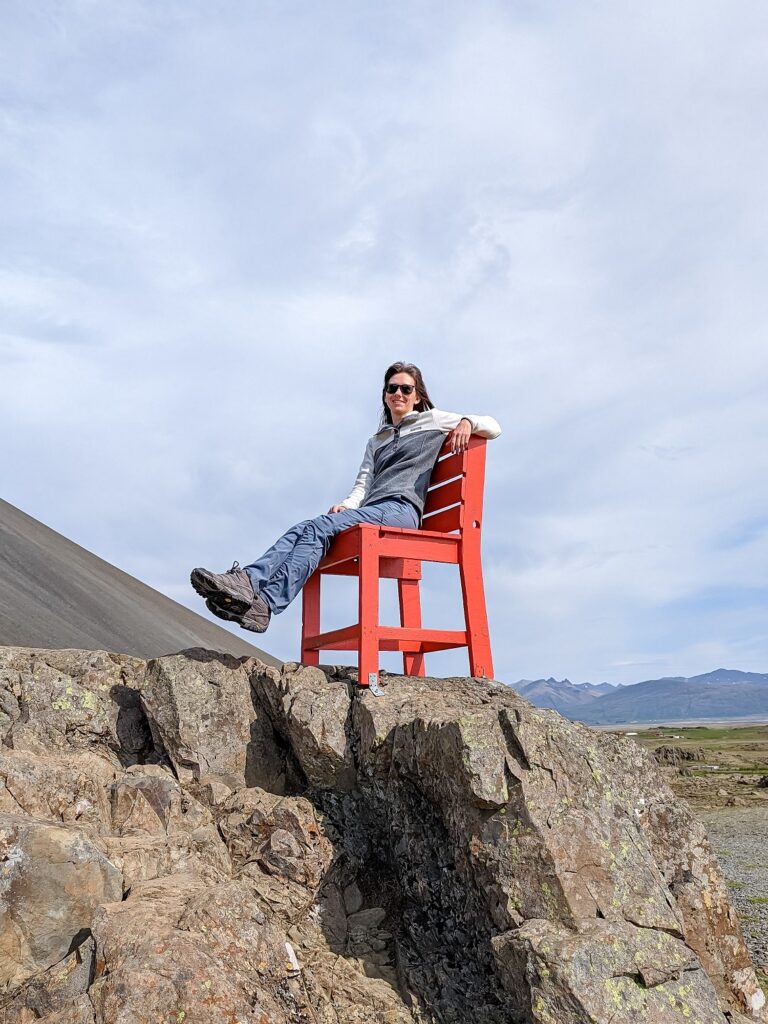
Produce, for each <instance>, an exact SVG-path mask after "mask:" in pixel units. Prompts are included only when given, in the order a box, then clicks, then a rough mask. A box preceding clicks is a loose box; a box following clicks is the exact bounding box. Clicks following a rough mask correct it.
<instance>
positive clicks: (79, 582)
mask: <svg viewBox="0 0 768 1024" xmlns="http://www.w3.org/2000/svg"><path fill="white" fill-rule="evenodd" d="M0 645H8V646H19V647H49V648H67V647H76V648H83V649H85V650H97V649H98V650H107V651H114V652H116V653H119V654H133V655H135V656H137V657H140V658H155V657H159V656H160V655H163V654H172V653H174V652H176V651H180V650H183V649H185V648H188V647H207V648H209V649H211V650H216V651H223V652H226V653H229V654H234V655H236V656H238V657H240V656H242V655H252V656H256V657H258V658H261V659H262V660H263V661H266V662H267V663H268V664H271V665H280V664H281V662H279V661H278V660H277V659H276V658H273V657H272V656H271V655H269V654H266V653H265V652H264V651H261V650H259V648H257V647H253V646H252V645H251V644H249V643H248V642H247V640H245V639H242V640H241V639H240V637H238V636H236V635H234V634H233V633H230V632H229V631H228V630H226V629H222V628H221V627H220V626H217V625H216V624H215V623H213V622H209V621H208V619H205V618H203V617H202V616H201V615H196V614H195V612H192V611H190V610H189V609H188V608H185V607H184V606H183V605H180V604H177V603H176V601H172V600H171V599H170V598H168V597H165V596H164V595H163V594H160V593H158V591H156V590H153V589H152V588H151V587H148V586H147V585H146V584H144V583H140V582H139V580H137V579H134V578H133V576H129V575H128V574H127V573H125V572H122V571H121V570H120V569H116V568H115V566H114V565H110V564H109V562H105V561H104V560H103V559H101V558H98V557H97V556H96V555H93V554H91V552H90V551H86V549H85V548H81V547H80V545H79V544H74V543H73V542H72V541H70V540H67V539H66V537H62V536H61V534H59V533H56V532H55V531H54V530H50V529H49V528H48V527H47V526H43V524H42V523H40V522H38V520H36V519H33V518H32V517H31V516H28V515H26V514H25V513H24V512H21V511H20V510H19V509H17V508H15V507H14V506H13V505H10V504H8V502H6V501H3V500H2V499H0Z"/></svg>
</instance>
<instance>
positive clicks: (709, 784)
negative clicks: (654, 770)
mask: <svg viewBox="0 0 768 1024" xmlns="http://www.w3.org/2000/svg"><path fill="white" fill-rule="evenodd" d="M612 731H613V732H617V733H624V734H626V733H627V732H635V731H636V732H637V735H635V736H632V737H631V738H632V739H633V740H635V742H636V743H639V744H640V745H641V746H642V747H645V749H646V750H649V751H651V752H652V751H654V750H655V749H656V748H657V747H661V746H666V747H678V748H680V749H681V750H687V751H694V752H700V753H701V758H700V759H698V760H691V761H682V762H680V764H679V766H678V767H679V768H682V769H683V772H682V773H681V772H680V771H675V770H674V768H672V769H670V774H669V776H668V781H669V783H670V785H671V786H672V788H673V789H674V790H675V791H676V792H677V793H679V794H680V795H681V796H684V797H686V799H688V800H689V801H691V803H693V804H696V805H699V806H709V807H717V806H720V805H722V804H723V803H724V802H726V801H727V800H728V798H729V797H736V798H737V800H739V801H746V802H748V803H752V802H754V803H760V804H763V802H764V801H765V800H768V788H764V787H760V786H758V785H757V783H758V781H759V780H760V778H761V777H762V776H763V775H768V725H740V726H734V725H722V726H719V725H706V726H702V725H693V726H681V725H676V726H674V727H673V726H669V727H666V726H659V727H655V728H653V729H640V728H638V729H636V730H635V729H631V728H621V729H614V730H612ZM723 790H725V791H727V795H725V794H724V793H723Z"/></svg>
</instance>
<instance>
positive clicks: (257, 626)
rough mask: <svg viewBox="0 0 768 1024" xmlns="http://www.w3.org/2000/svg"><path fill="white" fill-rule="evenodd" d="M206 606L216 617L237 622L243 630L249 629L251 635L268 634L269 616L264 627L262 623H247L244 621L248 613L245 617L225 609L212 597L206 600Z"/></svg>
mask: <svg viewBox="0 0 768 1024" xmlns="http://www.w3.org/2000/svg"><path fill="white" fill-rule="evenodd" d="M205 606H206V608H207V609H208V611H209V612H211V613H212V614H213V615H216V616H217V617H218V618H220V619H224V620H225V622H236V623H237V624H238V626H240V628H241V629H247V630H248V631H249V632H251V633H266V631H267V626H269V620H270V616H269V615H267V616H266V618H265V621H264V623H263V625H262V623H261V622H260V621H259V622H253V620H251V622H245V621H244V619H245V617H246V615H247V613H245V615H243V614H238V613H237V612H233V611H231V610H230V609H229V608H228V607H227V608H223V607H222V606H221V605H219V604H217V603H216V601H214V600H213V599H212V598H210V597H209V598H207V599H206V602H205Z"/></svg>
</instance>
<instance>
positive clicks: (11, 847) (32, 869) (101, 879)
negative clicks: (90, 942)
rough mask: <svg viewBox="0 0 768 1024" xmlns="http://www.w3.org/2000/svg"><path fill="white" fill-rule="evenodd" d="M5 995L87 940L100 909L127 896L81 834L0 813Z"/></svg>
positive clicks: (0, 966)
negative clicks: (94, 917)
mask: <svg viewBox="0 0 768 1024" xmlns="http://www.w3.org/2000/svg"><path fill="white" fill-rule="evenodd" d="M0 863H2V874H1V875H0V887H1V888H0V896H1V897H2V898H1V899H0V991H4V990H7V989H8V988H11V987H13V986H15V985H18V984H19V983H21V982H23V981H25V980H26V979H27V978H30V977H32V976H33V975H34V974H36V973H38V972H40V971H42V970H45V969H46V968H48V967H50V966H51V965H52V964H55V963H57V962H58V961H59V960H61V959H62V958H63V957H64V956H66V955H67V954H68V953H69V952H70V950H71V949H72V948H74V947H75V946H77V945H78V943H79V942H81V941H82V940H83V938H85V937H87V934H88V930H89V929H90V926H91V921H92V920H93V916H94V914H95V912H96V909H97V908H98V907H99V906H100V905H101V904H102V903H105V902H111V901H113V900H119V899H120V898H121V897H122V892H123V888H122V878H121V875H120V872H119V871H118V870H117V868H116V867H115V866H114V865H113V864H111V863H110V862H109V861H108V860H107V858H106V857H105V856H104V854H103V853H102V852H101V851H100V850H99V849H97V848H96V847H95V846H94V845H93V843H92V842H91V841H90V840H89V839H88V837H87V836H86V835H85V834H84V833H83V832H82V831H80V830H79V829H75V828H65V827H63V826H61V825H54V824H51V823H49V822H44V821H38V820H36V819H34V818H27V817H22V816H18V815H11V814H0Z"/></svg>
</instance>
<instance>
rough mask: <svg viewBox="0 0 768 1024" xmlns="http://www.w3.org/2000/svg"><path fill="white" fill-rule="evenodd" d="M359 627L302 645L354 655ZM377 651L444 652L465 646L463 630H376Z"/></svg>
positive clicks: (336, 632)
mask: <svg viewBox="0 0 768 1024" xmlns="http://www.w3.org/2000/svg"><path fill="white" fill-rule="evenodd" d="M359 636H360V625H359V623H356V624H355V625H354V626H345V627H344V628H343V629H334V630H333V631H332V632H330V633H320V634H319V636H308V637H307V638H306V640H305V644H306V646H307V647H308V648H310V649H312V650H321V651H356V650H357V648H358V643H359ZM378 642H379V650H380V651H412V652H417V651H424V652H426V653H429V652H430V651H448V650H450V649H451V648H454V647H466V646H467V631H466V630H465V629H403V628H402V627H401V626H379V629H378Z"/></svg>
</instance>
